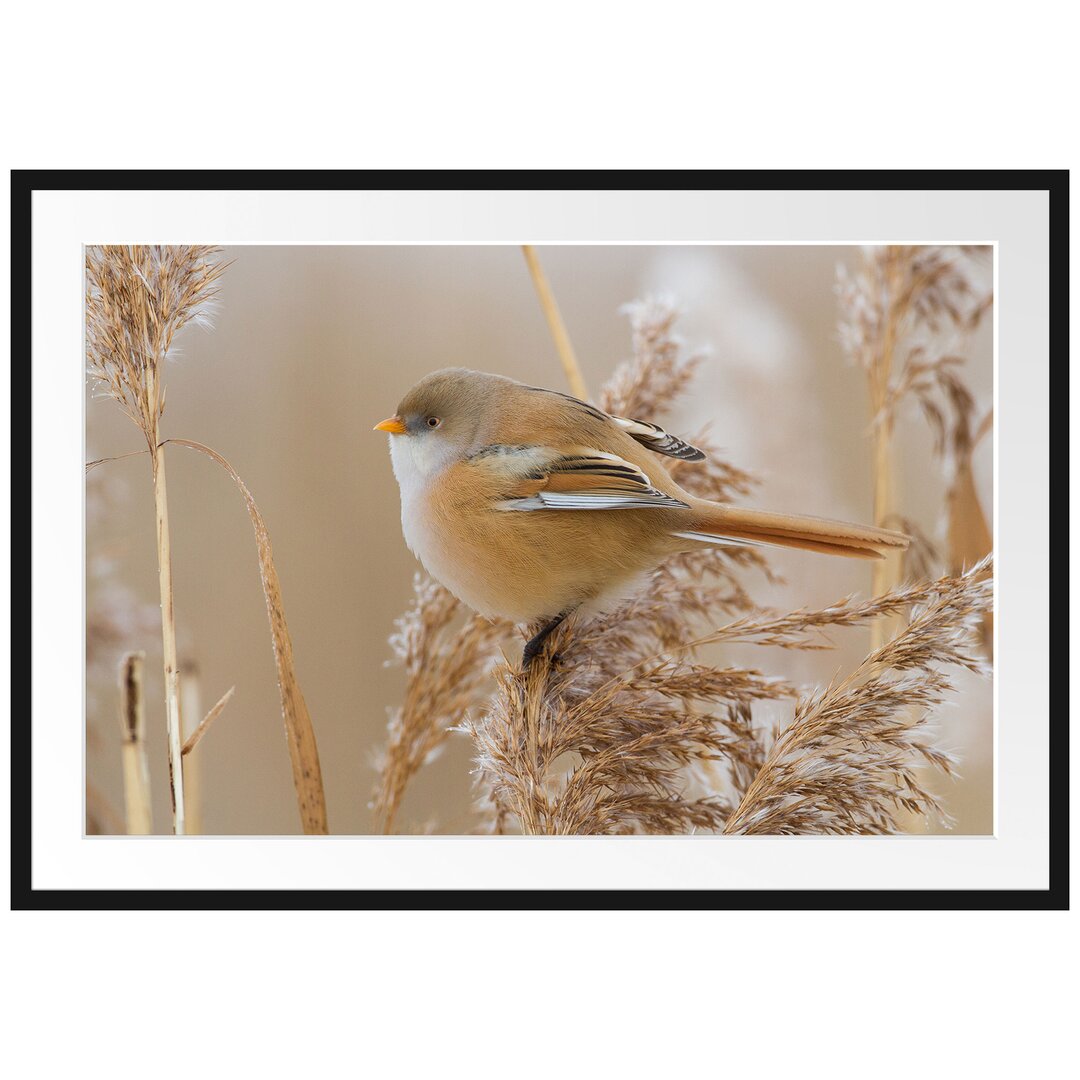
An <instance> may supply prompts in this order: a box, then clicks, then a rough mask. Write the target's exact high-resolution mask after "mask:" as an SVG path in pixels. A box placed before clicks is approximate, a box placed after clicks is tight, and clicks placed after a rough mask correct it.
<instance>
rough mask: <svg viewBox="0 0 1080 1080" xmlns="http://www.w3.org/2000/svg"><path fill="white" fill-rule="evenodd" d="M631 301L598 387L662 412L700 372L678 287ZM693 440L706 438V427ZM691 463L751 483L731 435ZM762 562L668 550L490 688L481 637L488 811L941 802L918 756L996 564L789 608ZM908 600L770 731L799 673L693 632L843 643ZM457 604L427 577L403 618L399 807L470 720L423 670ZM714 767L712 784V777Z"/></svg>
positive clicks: (515, 817) (810, 822)
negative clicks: (776, 605) (682, 336)
mask: <svg viewBox="0 0 1080 1080" xmlns="http://www.w3.org/2000/svg"><path fill="white" fill-rule="evenodd" d="M627 311H628V313H629V315H630V321H631V329H632V335H633V345H634V356H633V359H632V360H630V361H628V362H627V363H625V364H623V365H622V366H621V367H620V368H619V369H618V370H617V371H616V372H615V374H614V376H613V377H612V379H611V380H610V381H609V383H608V385H607V387H606V388H605V389H604V390H603V391H602V393H601V395H600V398H599V400H600V403H601V405H602V407H604V408H605V409H609V410H611V411H614V412H618V413H619V414H621V415H629V416H637V417H640V418H641V419H644V420H651V421H657V420H659V419H660V418H661V415H660V414H661V413H662V412H663V411H664V410H665V409H666V408H668V407H669V406H670V405H671V403H672V401H673V400H674V398H675V397H676V396H677V395H678V394H680V393H682V392H683V391H684V390H686V389H687V388H688V386H689V385H690V382H691V380H692V378H693V373H694V368H695V366H696V364H697V363H698V361H697V359H696V358H694V357H690V358H683V357H682V351H681V348H680V343H679V342H678V340H677V339H676V338H675V337H674V334H673V323H674V320H675V314H676V313H675V312H674V310H673V309H672V308H671V307H670V306H669V305H665V304H662V303H659V302H656V301H644V302H638V303H635V304H632V305H629V306H628V308H627ZM694 442H695V444H696V445H698V446H702V448H703V449H709V447H708V439H707V437H703V436H701V435H699V436H697V437H696V438H695V439H694ZM676 466H677V468H678V478H679V482H680V483H681V484H683V485H685V486H686V487H687V488H688V489H690V490H692V491H694V492H695V493H697V494H700V495H703V496H705V497H708V498H711V499H716V500H719V501H731V500H732V499H733V498H734V497H736V496H738V495H742V494H745V493H746V492H748V491H749V490H750V489H751V488H752V486H753V480H752V478H751V477H750V476H749V475H748V474H746V473H744V472H742V471H740V470H738V469H737V468H735V467H733V466H731V465H729V464H727V463H725V462H723V461H721V460H719V459H718V458H717V456H716V454H715V451H713V452H712V453H711V454H710V456H709V457H708V458H707V459H706V461H704V462H700V463H683V462H677V463H676ZM749 569H754V570H757V571H760V572H762V573H764V574H768V567H767V565H766V564H765V562H764V559H763V557H762V556H761V555H760V554H759V553H758V552H757V551H755V550H748V549H745V548H732V549H723V548H707V549H703V550H702V551H701V552H695V553H693V554H689V555H681V556H678V557H677V558H674V559H671V560H669V561H668V562H667V563H665V564H664V565H662V566H661V567H659V568H658V569H657V570H656V571H655V572H654V574H653V575H652V577H651V580H650V582H649V583H648V585H647V586H646V588H645V589H644V590H643V591H642V592H641V593H640V594H638V595H637V596H636V597H634V598H633V599H632V600H630V601H628V602H627V603H625V604H624V605H622V606H621V607H620V608H618V609H617V610H615V611H612V612H610V613H608V614H605V615H602V616H599V617H596V618H592V619H587V620H586V619H581V618H579V617H572V618H571V619H568V620H567V621H566V622H565V623H564V624H563V625H562V626H561V627H560V628H559V629H558V630H557V631H556V632H555V633H554V634H553V635H552V637H551V638H550V639H549V641H548V642H547V643H546V645H545V647H544V649H543V650H542V652H541V653H540V654H539V656H538V657H537V658H536V660H535V661H534V662H533V663H532V664H531V665H530V666H529V668H528V669H527V670H525V671H522V670H521V669H520V666H519V665H518V664H517V663H516V662H515V663H512V662H507V661H503V662H501V663H498V664H496V665H495V668H494V681H495V687H494V693H489V695H488V700H487V702H486V704H482V705H481V704H477V703H476V699H477V698H481V697H482V696H484V694H483V691H484V688H485V684H486V682H487V680H486V672H487V664H488V661H489V658H490V652H489V651H486V650H481V651H482V652H483V662H482V663H479V662H474V663H473V664H472V666H471V667H470V668H468V670H467V671H466V670H464V669H463V670H462V675H463V677H467V679H468V684H467V694H464V695H463V696H462V697H461V698H459V699H453V700H454V702H455V707H456V713H457V714H459V715H460V716H461V720H460V724H459V726H460V728H461V729H462V730H463V731H465V732H467V733H468V734H469V736H470V737H471V739H472V740H473V744H474V748H475V752H476V759H477V765H478V769H477V782H478V789H479V802H478V809H479V810H480V811H481V813H482V815H483V817H484V822H485V827H486V828H488V829H491V830H493V831H497V832H504V831H509V830H511V829H513V828H517V829H520V831H522V832H525V833H530V834H582V833H589V834H596V833H677V832H690V831H695V830H705V831H712V832H765V831H772V832H891V831H895V830H896V829H897V828H898V822H897V816H896V815H897V813H898V812H899V811H900V810H902V809H916V810H918V811H919V812H922V813H938V812H939V811H940V807H939V806H938V804H937V802H936V801H935V799H934V798H933V796H931V795H929V794H928V793H927V792H926V791H924V790H923V788H922V787H921V786H920V785H919V783H918V782H917V780H916V775H915V770H916V768H917V767H918V766H920V765H922V764H923V763H927V762H928V763H930V764H932V765H935V766H937V767H939V768H942V769H945V770H948V769H949V768H951V763H950V760H949V758H948V756H947V755H945V754H944V753H942V752H941V751H939V750H937V749H936V748H934V747H933V745H932V743H931V742H930V741H929V740H928V738H927V734H926V732H927V726H926V725H927V721H928V714H929V711H930V710H931V709H932V707H933V706H934V705H936V704H938V703H939V702H940V701H941V700H942V698H943V697H944V695H945V694H946V693H947V692H948V691H949V689H950V687H949V684H948V682H947V680H946V678H945V677H944V676H943V675H942V674H941V673H940V672H939V671H938V667H939V666H944V667H948V666H950V665H957V664H959V665H960V666H963V667H968V668H970V667H972V666H975V661H974V660H973V659H972V658H971V656H970V655H969V653H968V652H967V651H966V649H965V646H964V641H965V634H966V632H967V628H968V626H969V624H970V621H971V619H972V617H973V616H975V615H977V614H980V613H984V612H985V611H986V610H988V608H989V605H990V602H991V595H990V589H991V586H990V584H989V582H988V581H987V580H986V575H987V573H988V569H989V568H988V566H986V565H980V566H979V567H978V568H976V569H975V570H973V571H972V572H970V573H968V574H965V575H963V576H960V577H946V578H943V579H940V580H938V581H935V582H932V583H922V584H918V585H914V586H910V587H908V588H905V589H899V590H895V591H893V592H891V593H889V594H888V595H885V596H881V597H877V598H875V599H873V600H870V601H865V602H862V603H856V602H854V601H852V600H850V599H848V600H842V601H840V602H839V603H837V604H835V605H832V606H831V607H829V608H825V609H821V610H799V611H794V612H788V613H781V614H777V613H770V612H762V611H758V610H754V606H753V602H752V601H751V599H750V596H749V594H748V593H747V591H746V588H745V587H744V585H743V583H742V577H743V575H744V574H745V572H746V571H747V570H749ZM911 610H914V611H915V612H916V615H915V617H914V618H913V619H912V621H911V623H910V624H909V625H908V626H907V627H906V628H905V629H904V630H903V632H902V633H901V634H899V635H898V636H897V637H896V638H895V639H894V640H893V641H892V642H890V643H888V644H887V645H885V646H884V647H883V648H879V649H877V650H876V651H874V652H872V653H871V655H870V656H869V657H868V658H867V660H866V661H864V663H863V664H862V665H860V667H859V668H858V669H857V670H856V671H855V672H854V673H852V675H851V676H849V677H848V678H847V679H845V680H844V681H842V682H840V683H839V684H837V685H835V686H831V687H829V688H828V689H827V690H825V691H823V692H821V693H819V694H816V695H811V696H810V697H808V698H803V699H801V700H799V703H798V704H797V705H796V707H795V714H794V718H793V719H792V720H791V722H790V723H789V724H788V725H787V726H786V727H785V728H784V729H783V730H782V731H778V732H776V733H775V735H774V736H771V737H770V736H769V735H768V734H767V733H766V732H765V731H764V730H763V729H762V727H761V725H760V724H758V723H757V722H756V720H755V717H754V714H753V706H754V703H755V702H761V701H773V702H783V701H784V700H789V699H799V691H798V689H797V688H796V687H794V686H792V685H790V684H788V683H787V682H785V681H784V680H782V679H777V678H772V677H768V676H766V675H763V674H762V673H761V672H759V671H757V670H753V669H745V668H741V667H712V666H708V665H705V664H703V663H700V662H698V661H697V660H696V659H695V657H694V650H695V649H696V648H698V647H700V646H704V645H707V644H719V643H730V644H734V643H740V644H759V645H779V646H783V647H785V648H797V649H807V648H828V647H829V643H828V642H827V641H826V640H825V639H824V638H823V636H822V631H823V630H826V629H828V628H832V627H845V626H860V625H865V624H867V623H868V622H872V621H874V620H878V619H880V618H881V617H882V616H883V615H890V614H897V615H901V614H904V613H907V612H909V611H911ZM451 611H456V602H455V601H453V600H452V598H450V597H449V596H448V595H447V594H446V593H445V591H444V590H442V589H441V588H440V587H438V586H434V585H432V584H430V583H427V584H420V585H418V588H417V599H416V602H415V604H414V606H413V608H412V609H411V611H410V613H409V614H408V615H407V616H406V617H405V620H404V622H403V624H402V627H403V628H402V631H401V633H407V634H408V644H407V645H406V644H402V642H401V640H400V638H401V633H399V643H398V646H397V649H398V652H399V655H402V656H407V657H408V660H407V675H408V686H407V690H406V702H407V705H406V707H405V709H404V710H402V711H401V712H399V713H396V714H395V717H394V719H393V720H392V722H391V747H392V748H393V747H395V746H397V747H399V749H397V750H396V751H394V753H393V754H391V753H388V754H387V755H386V756H385V757H384V764H383V769H382V775H381V778H380V790H382V791H384V792H385V791H392V792H394V796H393V799H391V798H390V797H389V796H386V795H384V796H382V801H381V803H380V806H381V808H382V809H381V813H382V815H383V819H384V821H386V820H388V815H387V812H386V807H388V806H393V807H396V806H397V805H398V804H399V802H400V791H401V788H402V786H403V783H404V782H405V781H407V780H408V778H409V777H410V776H412V775H413V774H414V773H415V772H416V770H417V769H418V768H419V766H420V765H421V764H422V763H423V760H424V759H425V758H426V756H427V754H428V753H429V751H430V747H431V745H432V744H431V743H429V742H428V741H426V736H427V733H429V732H434V733H435V737H436V739H437V743H441V741H442V740H443V739H444V738H445V737H446V734H447V732H448V730H449V729H450V727H451V726H453V725H452V722H451V721H450V719H449V711H448V709H447V708H446V706H445V704H443V703H442V702H440V703H439V704H438V705H437V707H434V708H431V709H429V710H428V711H427V712H425V711H424V710H425V708H427V706H426V705H425V704H424V703H425V702H427V701H428V700H430V699H431V698H432V697H433V694H432V691H431V688H430V686H427V685H425V682H426V681H427V680H429V679H430V676H429V674H428V672H429V669H431V668H434V667H437V666H438V664H440V663H441V662H443V661H442V660H441V659H440V658H441V655H442V650H444V649H445V647H446V642H445V641H444V640H442V639H441V635H440V632H439V631H440V629H441V628H442V627H445V626H446V625H448V623H449V618H450V614H449V612H451ZM718 624H719V625H718ZM406 628H408V629H406ZM492 640H493V642H494V641H495V640H497V637H496V638H495V639H492ZM459 659H460V660H462V661H464V659H465V658H464V657H463V656H462V657H460V658H459ZM453 689H454V688H453V686H452V685H450V684H449V683H443V684H440V689H439V695H440V696H441V697H442V698H443V699H444V700H448V699H450V697H451V694H452V692H453ZM466 699H469V700H466ZM911 706H916V707H917V708H916V709H915V711H914V712H913V713H911V715H908V716H905V718H904V719H900V718H899V712H900V710H901V709H904V710H909V707H911ZM406 716H407V717H408V720H407V722H406V721H405V719H404V718H405V717H406ZM405 727H407V728H408V729H409V730H410V731H411V732H412V733H413V735H412V736H410V737H408V738H406V736H405V733H404V730H403V728H405ZM402 747H415V749H414V750H410V749H401V748H402ZM395 756H396V757H397V759H398V764H397V765H395V764H393V761H392V759H393V758H394V757H395ZM702 782H705V783H707V785H708V787H707V788H706V790H704V791H702V792H698V791H696V790H695V788H698V787H700V786H701V784H702ZM389 819H390V820H392V813H391V815H389Z"/></svg>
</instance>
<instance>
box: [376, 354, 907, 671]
mask: <svg viewBox="0 0 1080 1080" xmlns="http://www.w3.org/2000/svg"><path fill="white" fill-rule="evenodd" d="M375 430H376V431H386V432H389V434H390V440H389V441H390V458H391V461H392V462H393V467H394V475H395V477H396V478H397V482H398V486H399V488H400V489H401V525H402V531H403V532H404V534H405V542H406V543H407V544H408V546H409V549H410V550H411V551H412V552H413V554H414V555H416V557H417V558H418V559H419V560H420V561H421V562H422V563H423V564H424V567H425V569H426V570H427V571H428V573H430V574H431V575H432V577H434V578H435V579H436V580H438V581H439V582H441V583H442V584H443V585H444V586H445V587H446V588H447V589H449V590H450V592H452V593H453V594H454V595H455V596H456V597H457V598H458V599H459V600H461V601H463V602H464V603H465V604H467V605H468V606H469V607H471V608H473V609H474V610H475V611H478V612H479V613H480V614H481V615H484V616H486V617H488V618H496V617H501V618H504V619H509V620H511V621H512V622H515V623H524V624H527V625H528V626H529V628H530V629H533V628H537V627H538V629H536V631H535V633H534V635H533V637H532V638H531V639H530V640H529V642H528V643H527V644H526V646H525V650H524V653H523V656H522V661H523V664H525V665H527V664H528V663H529V662H530V661H531V660H532V659H533V657H534V656H536V654H537V653H538V652H539V650H540V648H541V646H542V645H543V643H544V641H545V639H546V638H547V637H548V635H549V634H550V633H551V632H552V631H553V630H554V629H555V628H556V627H557V626H558V625H559V623H561V622H562V621H563V619H565V618H566V617H567V616H568V615H569V614H570V613H571V612H573V611H576V610H577V609H579V608H584V609H586V610H594V611H595V610H603V609H604V608H605V607H607V606H610V605H611V604H612V603H614V602H617V601H618V600H621V599H624V598H625V597H627V596H630V595H632V594H633V593H634V592H635V591H637V589H638V588H640V587H641V586H642V585H643V584H644V582H645V581H646V579H647V577H648V575H649V572H650V571H651V570H653V568H654V567H656V566H657V565H658V564H659V563H660V562H662V561H663V560H664V559H665V558H667V557H668V556H670V555H674V554H676V553H678V552H684V551H688V550H693V549H694V548H699V547H700V545H702V544H722V545H727V544H774V545H778V546H781V547H795V548H804V549H806V550H809V551H819V552H825V553H827V554H830V555H848V556H854V557H857V558H881V557H882V553H883V552H886V551H889V550H896V549H900V548H904V547H907V544H908V537H906V536H904V535H903V534H902V533H897V532H889V531H887V530H884V529H877V528H870V527H867V526H863V525H849V524H845V523H844V522H840V521H828V520H825V519H823V518H814V517H804V516H798V517H797V516H792V515H789V514H775V513H768V512H765V511H762V510H747V509H743V508H741V507H735V506H727V505H724V504H721V503H715V502H710V501H708V500H706V499H699V498H697V497H696V496H694V495H691V494H690V492H688V491H685V490H684V489H683V488H681V487H680V486H679V485H678V484H677V483H676V482H675V480H674V479H673V478H672V477H671V475H670V474H669V473H668V471H667V469H665V468H664V465H663V463H662V457H663V456H667V457H671V458H676V459H679V460H682V461H700V460H702V459H703V458H704V457H705V455H704V454H703V453H702V452H701V451H700V450H698V449H696V448H695V447H693V446H691V445H690V444H689V443H686V442H684V441H683V440H682V439H680V438H677V437H676V436H674V435H671V434H669V433H668V432H666V431H663V430H662V429H660V428H658V427H656V425H654V424H649V423H646V422H645V421H642V420H632V419H630V418H628V417H623V416H611V415H609V414H608V413H605V412H602V411H601V410H600V409H598V408H596V407H595V406H594V405H590V404H589V403H588V402H585V401H580V400H578V399H577V398H574V397H571V396H569V395H568V394H562V393H559V392H558V391H555V390H545V389H542V388H541V387H537V386H527V385H526V384H524V383H520V382H517V381H515V380H514V379H508V378H505V377H504V376H501V375H488V374H485V373H484V372H480V371H469V370H467V369H465V368H446V369H444V370H442V371H436V372H434V373H433V374H431V375H428V376H426V377H425V378H423V379H421V380H420V382H418V383H417V384H416V385H415V386H414V387H413V388H412V389H411V390H410V391H409V392H408V394H406V395H405V398H404V400H403V401H402V402H401V404H400V405H399V406H398V409H397V412H396V413H395V415H394V416H392V417H390V418H389V419H387V420H383V421H382V422H381V423H379V424H376V425H375Z"/></svg>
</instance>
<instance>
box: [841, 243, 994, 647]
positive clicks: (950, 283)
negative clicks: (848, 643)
mask: <svg viewBox="0 0 1080 1080" xmlns="http://www.w3.org/2000/svg"><path fill="white" fill-rule="evenodd" d="M984 251H985V249H979V248H944V247H926V246H923V247H916V246H902V245H892V246H887V247H877V248H870V249H867V250H866V251H864V254H863V261H862V265H861V267H860V268H859V270H858V271H857V273H855V274H854V275H849V274H848V273H847V271H846V270H845V268H844V267H843V266H840V267H839V268H838V285H837V291H838V293H839V296H840V324H839V336H840V340H841V343H842V345H843V347H844V349H845V351H846V352H847V354H848V356H849V358H850V359H851V360H853V361H854V362H855V363H856V364H858V366H859V367H861V368H862V369H863V370H864V371H865V372H866V376H867V382H868V386H869V393H870V408H871V414H872V434H873V459H872V460H873V478H874V522H875V524H877V525H881V526H884V527H888V526H889V525H890V524H891V525H892V526H893V527H895V526H896V524H897V522H898V521H899V519H900V511H899V508H898V507H897V505H896V494H895V490H894V487H895V485H894V480H893V470H892V462H891V442H892V436H893V429H894V426H895V423H896V419H897V416H898V413H899V410H900V407H901V406H902V404H903V403H904V402H905V401H907V400H914V401H916V402H917V403H918V405H919V406H920V408H921V410H922V412H923V415H924V416H925V417H926V420H927V422H928V423H929V425H930V429H931V431H932V433H933V437H934V444H935V449H936V450H937V452H938V454H939V455H940V456H941V457H942V458H943V459H944V460H945V461H946V462H947V463H948V464H949V467H950V470H951V472H952V479H951V482H950V484H949V492H948V496H947V504H948V508H949V519H950V525H949V540H950V560H949V568H950V570H951V571H952V572H953V573H959V572H961V571H962V570H963V569H964V567H966V566H970V565H971V564H972V563H974V562H977V561H978V560H979V559H980V558H982V557H983V556H984V555H986V554H987V553H988V552H989V551H990V549H991V546H992V541H991V537H990V530H989V528H988V526H987V524H986V518H985V515H984V514H983V512H982V508H981V507H980V505H979V501H978V498H977V496H976V494H975V487H974V481H973V478H972V473H971V453H972V450H973V448H974V445H975V442H976V441H977V436H976V434H975V425H974V412H975V402H974V400H973V398H972V397H971V394H970V393H969V391H968V390H967V387H966V386H965V385H964V383H963V381H962V379H961V378H960V375H959V371H958V368H959V366H960V365H961V364H962V363H963V357H962V352H963V350H964V348H965V346H966V344H967V341H968V338H969V336H970V334H971V333H972V332H973V331H974V330H975V329H976V327H977V326H978V325H979V323H980V321H981V320H982V318H983V316H984V315H985V314H986V312H987V311H988V310H989V309H990V307H991V304H992V302H993V297H992V295H991V294H990V293H980V292H979V290H977V289H976V287H975V285H974V283H973V280H972V275H971V260H972V259H974V258H978V257H979V255H980V253H981V252H984ZM988 424H989V416H988V417H987V418H984V424H982V425H979V426H980V429H981V430H982V431H983V432H985V430H986V429H987V427H988ZM902 568H903V563H902V557H901V556H900V555H892V556H889V557H887V558H886V559H885V560H883V561H882V562H880V563H875V564H874V566H873V570H872V573H873V591H874V593H875V594H879V593H882V592H885V591H886V590H887V589H890V588H893V587H894V586H895V585H896V584H897V582H898V581H899V579H900V575H901V573H902ZM897 628H898V624H897V622H896V621H895V620H892V621H891V622H888V623H886V622H882V623H879V624H875V627H874V631H873V632H874V637H873V643H874V646H875V647H877V646H880V645H881V644H882V643H883V642H884V640H885V638H886V637H887V636H889V634H890V633H894V632H895V631H896V629H897Z"/></svg>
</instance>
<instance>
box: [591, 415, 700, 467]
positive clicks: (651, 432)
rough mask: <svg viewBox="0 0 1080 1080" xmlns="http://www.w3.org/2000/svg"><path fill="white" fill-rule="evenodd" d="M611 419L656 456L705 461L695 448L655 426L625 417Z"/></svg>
mask: <svg viewBox="0 0 1080 1080" xmlns="http://www.w3.org/2000/svg"><path fill="white" fill-rule="evenodd" d="M611 419H612V420H614V421H615V423H616V424H618V425H619V427H621V428H622V429H623V431H625V432H626V433H627V434H628V435H630V436H631V437H632V438H634V439H637V441H638V442H639V443H641V445H642V446H646V447H648V448H649V449H650V450H655V451H656V452H657V453H658V454H666V455H667V456H668V457H673V458H678V459H679V460H680V461H703V460H704V459H705V455H704V454H703V453H702V452H701V451H700V450H699V449H698V448H697V447H696V446H691V445H690V444H689V443H688V442H684V441H683V440H682V439H680V438H678V436H676V435H671V434H670V433H669V432H666V431H665V430H664V429H663V428H658V427H657V426H656V425H655V424H647V423H646V422H645V421H644V420H630V419H628V418H627V417H625V416H613V417H612V418H611Z"/></svg>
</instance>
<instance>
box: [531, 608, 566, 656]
mask: <svg viewBox="0 0 1080 1080" xmlns="http://www.w3.org/2000/svg"><path fill="white" fill-rule="evenodd" d="M569 614H570V612H569V611H564V612H563V613H562V614H561V615H556V616H555V618H554V619H552V620H551V622H549V623H545V624H544V625H543V626H542V627H541V628H540V629H539V630H538V631H537V632H536V633H535V634H533V636H532V637H531V638H529V640H528V641H527V642H525V650H524V651H523V652H522V654H521V666H522V667H523V668H527V667H528V666H529V664H531V663H532V661H533V658H534V657H535V656H536V654H537V653H538V652H539V651H540V650H541V649H542V648H543V646H544V642H545V641H547V639H548V637H549V636H550V635H551V633H552V631H553V630H555V629H556V628H557V627H558V626H559V625H560V624H561V623H562V621H563V620H564V619H565V618H566V616H567V615H569Z"/></svg>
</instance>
